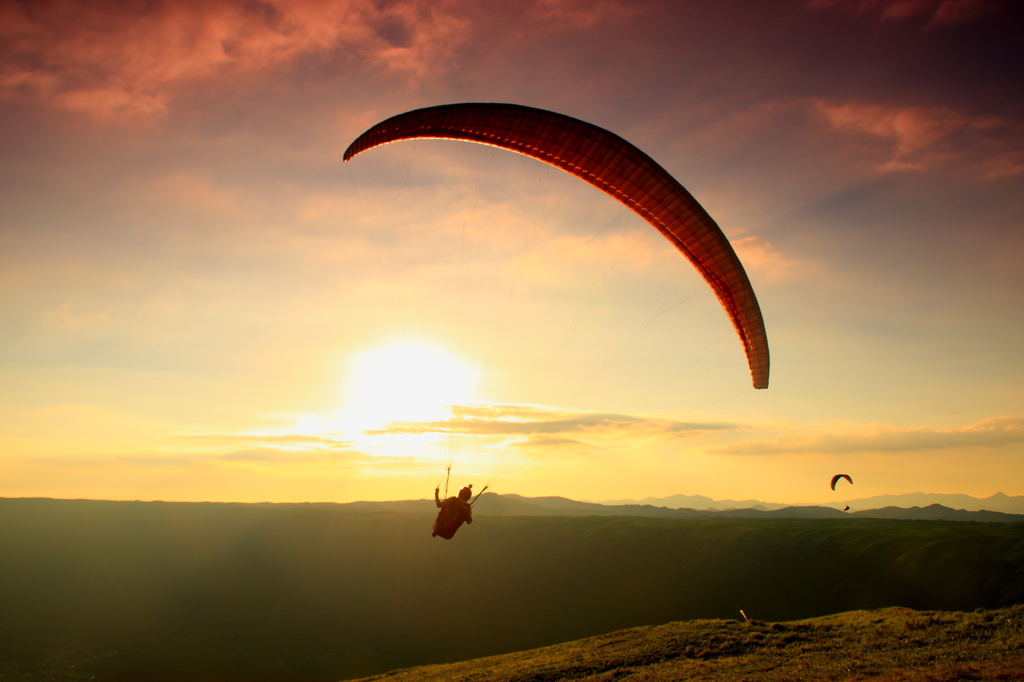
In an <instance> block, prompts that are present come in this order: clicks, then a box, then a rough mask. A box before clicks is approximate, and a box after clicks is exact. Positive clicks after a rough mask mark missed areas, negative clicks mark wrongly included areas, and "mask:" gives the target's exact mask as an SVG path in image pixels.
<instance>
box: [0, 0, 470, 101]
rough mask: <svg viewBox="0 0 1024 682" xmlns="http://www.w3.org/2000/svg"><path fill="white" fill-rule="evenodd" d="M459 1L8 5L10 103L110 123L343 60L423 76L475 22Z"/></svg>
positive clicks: (1, 77) (2, 44) (4, 53)
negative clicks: (290, 67) (267, 71)
mask: <svg viewBox="0 0 1024 682" xmlns="http://www.w3.org/2000/svg"><path fill="white" fill-rule="evenodd" d="M452 8H453V3H452V2H445V1H442V2H433V1H430V2H428V1H427V0H404V1H401V2H389V3H379V2H372V1H370V0H325V1H323V2H319V1H315V0H291V1H285V0H268V1H266V2H260V3H252V2H244V1H241V0H202V1H184V2H171V1H170V0H163V1H159V0H158V1H157V2H152V3H144V4H137V3H136V4H132V3H127V4H126V3H120V2H112V1H101V2H94V3H82V2H75V1H74V0H50V1H48V2H33V3H4V4H3V5H2V6H0V64H2V67H0V69H2V70H0V94H2V95H6V96H8V97H10V96H17V95H20V96H28V97H33V98H38V99H43V100H46V101H48V102H50V103H52V104H54V105H56V106H59V107H63V108H66V109H72V110H77V111H82V112H86V113H89V114H93V115H97V116H100V117H117V118H123V117H140V116H141V117H148V116H151V115H153V114H157V113H160V112H162V111H164V110H166V108H167V106H168V101H169V100H170V99H171V96H172V94H173V92H174V88H175V87H176V85H178V84H181V83H186V82H189V81H195V80H201V79H207V78H211V77H215V76H223V75H232V74H239V73H243V72H248V71H254V70H259V69H264V68H270V67H274V66H277V65H281V64H285V63H288V62H290V61H292V60H294V59H296V58H297V57H299V56H301V55H306V54H315V53H320V54H329V55H342V56H345V57H349V58H353V59H356V60H358V61H360V62H361V63H362V64H363V65H364V66H366V67H370V68H374V67H377V68H384V69H388V70H392V71H397V72H404V73H408V74H410V75H412V76H422V75H423V74H425V73H427V72H428V71H429V70H431V69H432V68H434V67H435V66H436V65H437V64H438V63H440V62H441V61H443V60H444V59H445V58H446V57H447V56H448V55H450V54H451V53H452V51H453V49H454V47H455V46H456V45H458V44H459V42H460V36H462V35H463V34H464V33H465V30H466V28H467V26H466V24H467V21H466V20H465V19H464V18H461V17H460V16H458V15H457V14H456V13H455V12H454V11H453V9H452Z"/></svg>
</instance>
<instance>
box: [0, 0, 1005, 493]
mask: <svg viewBox="0 0 1024 682" xmlns="http://www.w3.org/2000/svg"><path fill="white" fill-rule="evenodd" d="M1022 27H1024V11H1022V10H1021V8H1020V6H1019V4H1017V3H1010V2H1000V1H998V0H809V1H808V0H799V1H797V0H793V1H788V0H778V1H774V2H762V1H760V0H743V1H740V0H736V1H731V0H726V1H723V2H716V3H706V2H677V1H675V0H671V1H670V0H665V1H657V0H651V1H645V0H629V1H626V0H623V1H621V2H619V1H617V0H595V1H592V2H584V1H582V0H580V1H573V0H567V1H561V0H521V1H509V2H504V1H503V2H472V1H445V0H441V1H427V0H408V1H403V0H394V1H387V0H379V1H376V2H374V1H370V0H365V1H364V0H296V1H291V2H289V1H285V0H264V1H261V2H243V1H241V0H239V1H233V0H202V1H199V0H196V1H192V0H183V1H169V0H162V1H161V0H152V1H147V2H143V1H138V2H136V1H126V2H107V1H100V2H88V3H86V2H69V1H65V0H52V1H48V0H42V1H39V2H11V1H10V0H3V1H2V2H0V154H2V159H3V163H2V165H0V173H2V181H0V193H2V196H0V330H2V332H0V496H6V497H21V496H46V497H83V498H105V499H145V500H149V499H165V500H224V501H262V500H269V501H338V502H345V501H352V500H361V499H363V500H383V499H407V498H419V497H428V496H430V494H431V493H432V490H433V488H434V486H436V485H437V483H438V481H440V480H442V479H443V475H444V468H445V465H446V463H447V462H449V461H453V462H454V466H453V469H452V484H453V485H462V484H465V483H468V482H472V483H474V484H476V487H477V489H479V488H480V487H482V486H483V484H485V483H487V482H489V481H492V482H493V485H492V489H493V490H495V491H497V492H504V493H508V492H514V493H519V494H523V495H529V496H537V495H562V496H566V497H572V498H575V499H589V500H606V499H621V498H644V497H648V496H654V497H660V496H667V495H671V494H674V493H684V494H703V495H707V496H710V497H715V498H718V499H722V498H732V499H749V498H754V499H760V500H766V501H777V502H793V503H815V502H824V501H830V500H833V501H834V499H835V496H836V495H838V494H839V493H832V492H831V491H830V490H829V489H828V480H829V478H830V477H831V476H832V474H835V473H839V472H842V473H849V474H850V475H852V476H853V479H854V481H855V487H854V488H853V489H851V490H848V491H843V493H842V494H843V495H845V496H847V497H853V496H856V497H867V496H870V495H878V494H899V493H908V492H915V491H924V492H936V493H967V494H971V495H975V496H979V497H984V496H988V495H991V494H993V493H995V492H997V491H1002V492H1004V493H1006V494H1009V495H1024V359H1022V356H1024V315H1022V311H1024V267H1022V265H1021V263H1022V260H1024V229H1022V227H1024V95H1022V90H1021V87H1020V84H1021V74H1022V73H1024V51H1022V50H1021V49H1020V45H1021V36H1022V35H1024V28H1022ZM474 101H480V102H512V103H518V104H525V105H528V106H533V107H539V108H543V109H549V110H552V111H557V112H560V113H564V114H567V115H569V116H573V117H576V118H580V119H583V120H585V121H588V122H591V123H593V124H596V125H598V126H601V127H604V128H607V129H608V130H611V131H613V132H615V133H617V134H619V135H621V136H622V137H624V138H626V139H627V140H629V141H630V142H632V143H633V144H635V145H637V146H638V147H639V148H640V149H642V150H644V151H645V152H647V153H648V154H649V155H650V156H652V157H653V158H654V159H655V160H656V161H658V162H659V163H660V164H661V165H662V166H664V167H665V168H666V169H667V170H668V171H669V172H671V173H672V174H673V175H674V176H675V177H676V178H677V179H678V180H679V181H680V182H681V183H682V184H683V185H684V186H686V187H687V189H689V190H690V192H691V193H692V194H693V195H694V196H695V197H696V198H697V200H698V201H700V202H701V204H702V205H703V206H704V207H705V208H706V209H707V210H708V212H709V213H710V214H711V215H712V216H713V217H714V218H715V219H716V220H717V222H718V223H719V224H720V225H721V227H722V229H723V231H724V232H725V234H726V235H727V236H728V237H729V239H730V240H731V241H732V244H733V246H734V248H735V250H736V252H737V254H738V255H739V257H740V259H741V260H742V261H743V263H744V266H745V267H746V269H747V272H748V274H749V276H750V279H751V282H752V283H753V286H754V289H755V291H756V292H757V295H758V298H759V301H760V304H761V308H762V311H763V313H764V318H765V323H766V327H767V331H768V339H769V343H770V346H771V352H772V375H771V385H770V387H769V388H768V389H767V390H764V391H757V390H754V389H753V388H751V385H750V377H749V372H748V369H747V366H746V362H745V359H744V356H743V351H742V347H741V345H740V342H739V340H738V339H737V337H736V334H735V332H734V330H733V328H732V326H731V324H730V323H729V320H728V317H727V316H726V314H725V313H724V311H723V310H722V308H721V306H720V305H719V304H718V302H717V300H716V299H715V297H714V295H713V293H712V292H711V290H710V289H709V288H708V286H707V285H706V284H705V283H704V281H703V280H702V279H701V278H700V276H699V275H698V274H697V273H696V271H695V270H694V269H693V267H692V266H691V265H690V264H689V263H688V262H687V261H686V260H685V259H684V258H683V257H682V256H681V255H680V254H679V253H678V252H676V251H675V250H674V249H673V247H672V246H671V245H670V244H669V243H668V242H667V241H666V240H665V239H664V238H663V237H661V236H660V235H659V234H658V233H657V232H656V231H655V230H653V229H652V228H651V227H650V226H649V225H648V224H647V223H645V222H644V221H643V220H641V219H640V218H639V217H637V216H636V215H634V214H633V213H631V212H630V211H629V210H627V209H625V208H624V207H622V206H621V205H620V204H618V203H617V202H616V201H614V200H612V199H610V198H608V197H606V196H605V195H603V194H602V193H600V192H599V191H597V190H595V189H594V188H592V187H590V186H588V185H585V184H584V183H582V182H581V181H579V180H577V179H576V178H573V177H571V176H569V175H567V174H565V173H563V172H561V171H559V170H557V169H554V168H550V167H547V166H545V165H543V164H541V163H539V162H537V161H534V160H532V159H527V158H525V157H522V156H518V155H515V154H512V153H510V152H506V151H502V150H496V149H493V148H490V147H485V146H481V145H474V144H469V143H460V142H453V141H434V140H426V141H410V142H403V143H398V144H393V145H387V146H385V147H381V148H377V149H372V150H369V151H367V152H365V153H363V154H361V155H359V156H357V157H356V158H355V159H353V160H352V161H350V162H348V163H343V161H342V154H343V152H344V150H345V148H346V147H347V146H348V144H349V143H350V142H351V141H352V140H353V139H355V137H357V136H358V135H359V134H360V133H361V132H363V131H364V130H365V129H366V128H368V127H369V126H371V125H373V124H374V123H376V122H378V121H380V120H382V119H384V118H387V117H389V116H393V115H395V114H398V113H401V112H403V111H407V110H410V109H415V108H418V107H425V106H432V105H438V104H446V103H452V102H474Z"/></svg>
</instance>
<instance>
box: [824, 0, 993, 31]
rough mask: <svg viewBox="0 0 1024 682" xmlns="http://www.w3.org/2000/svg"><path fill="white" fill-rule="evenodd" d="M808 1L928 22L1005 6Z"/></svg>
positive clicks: (960, 1) (967, 0)
mask: <svg viewBox="0 0 1024 682" xmlns="http://www.w3.org/2000/svg"><path fill="white" fill-rule="evenodd" d="M807 5H808V7H811V8H825V7H837V8H840V9H843V10H846V11H847V12H850V13H851V14H855V15H861V14H868V15H871V16H875V17H878V18H879V19H880V20H882V21H898V20H914V19H918V20H922V19H923V20H924V21H925V22H926V23H927V25H950V24H962V23H965V22H968V21H972V20H974V19H977V18H979V17H982V16H985V15H986V14H991V13H993V12H999V11H1000V10H1003V9H1004V6H1003V3H1002V2H1001V1H1000V0H809V2H808V3H807Z"/></svg>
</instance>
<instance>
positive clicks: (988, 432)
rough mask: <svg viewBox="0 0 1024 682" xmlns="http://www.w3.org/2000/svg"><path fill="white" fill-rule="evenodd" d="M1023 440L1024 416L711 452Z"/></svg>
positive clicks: (788, 439)
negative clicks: (958, 426)
mask: <svg viewBox="0 0 1024 682" xmlns="http://www.w3.org/2000/svg"><path fill="white" fill-rule="evenodd" d="M1022 441H1024V418H1021V417H993V418H991V419H986V420H984V421H980V422H978V423H976V424H972V425H971V426H968V427H965V428H962V429H949V430H943V429H939V430H931V429H896V428H893V427H891V426H877V427H875V428H873V429H871V430H870V431H868V432H865V433H815V434H800V433H796V434H783V435H781V436H779V437H778V438H776V439H775V440H773V441H745V442H741V443H734V444H732V445H726V446H724V447H720V448H711V449H709V450H708V452H712V453H715V454H726V455H783V454H797V453H819V454H853V453H868V452H886V453H900V452H918V451H921V450H948V449H953V448H970V447H985V448H998V447H1003V446H1005V445H1009V444H1011V443H1019V442H1022Z"/></svg>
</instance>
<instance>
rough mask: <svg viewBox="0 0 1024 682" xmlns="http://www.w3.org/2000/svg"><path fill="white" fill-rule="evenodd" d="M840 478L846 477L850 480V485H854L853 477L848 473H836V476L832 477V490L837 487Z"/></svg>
mask: <svg viewBox="0 0 1024 682" xmlns="http://www.w3.org/2000/svg"><path fill="white" fill-rule="evenodd" d="M840 478H845V479H846V480H847V481H849V482H850V485H853V479H852V478H850V477H849V476H848V475H847V474H836V475H835V476H833V477H832V490H835V489H836V483H838V482H839V479H840Z"/></svg>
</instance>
